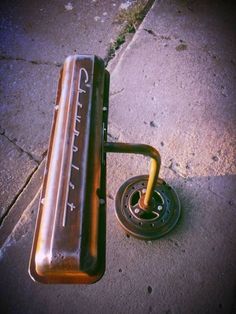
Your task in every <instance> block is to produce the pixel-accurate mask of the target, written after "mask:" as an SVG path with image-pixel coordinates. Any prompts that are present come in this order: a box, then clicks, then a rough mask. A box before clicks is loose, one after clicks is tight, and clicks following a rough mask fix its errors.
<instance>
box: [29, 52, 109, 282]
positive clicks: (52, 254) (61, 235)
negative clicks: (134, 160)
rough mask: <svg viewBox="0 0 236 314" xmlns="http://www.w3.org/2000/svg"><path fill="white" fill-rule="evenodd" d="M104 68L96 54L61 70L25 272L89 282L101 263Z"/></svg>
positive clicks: (96, 275)
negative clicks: (33, 232)
mask: <svg viewBox="0 0 236 314" xmlns="http://www.w3.org/2000/svg"><path fill="white" fill-rule="evenodd" d="M108 91H109V73H108V72H107V71H106V70H105V66H104V62H103V60H101V59H99V58H98V57H96V56H88V55H79V56H78V55H75V56H70V57H68V58H67V59H66V61H65V63H64V65H63V67H62V70H61V74H60V79H59V83H58V91H57V98H56V105H55V110H54V118H53V124H52V130H51V135H50V141H49V149H48V155H47V163H46V168H45V174H44V179H43V187H42V193H41V199H40V205H39V212H38V217H37V222H36V228H35V235H34V241H33V247H32V252H31V259H30V267H29V272H30V275H31V277H32V278H33V279H34V280H36V281H39V282H44V283H93V282H96V281H97V280H99V279H100V278H101V276H102V275H103V273H104V270H105V227H106V225H105V220H106V217H105V201H104V200H105V198H106V197H105V188H106V187H105V182H106V170H105V169H106V164H105V163H106V158H105V154H104V152H103V144H104V141H106V129H107V112H108Z"/></svg>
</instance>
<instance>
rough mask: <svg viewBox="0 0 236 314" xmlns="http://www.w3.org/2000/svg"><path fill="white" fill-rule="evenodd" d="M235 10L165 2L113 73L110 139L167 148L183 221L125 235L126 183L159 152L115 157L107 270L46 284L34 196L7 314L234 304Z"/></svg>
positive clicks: (11, 262)
mask: <svg viewBox="0 0 236 314" xmlns="http://www.w3.org/2000/svg"><path fill="white" fill-rule="evenodd" d="M235 12H236V11H235V6H233V4H230V2H227V3H226V4H224V3H222V2H221V1H214V2H213V1H208V2H205V3H204V4H203V3H197V2H195V1H191V2H190V1H187V2H186V1H156V2H155V4H154V6H153V7H152V9H151V10H150V12H149V13H148V15H147V16H146V18H145V19H144V21H143V23H142V24H141V26H140V27H139V29H138V31H137V33H136V34H135V36H134V38H133V40H132V41H131V43H130V44H129V45H128V47H127V48H126V50H125V51H124V53H123V54H122V56H121V57H120V59H119V61H118V63H117V64H116V66H115V67H114V68H113V70H112V73H111V91H110V116H109V137H110V138H109V139H110V140H111V141H112V140H113V141H121V142H137V143H146V144H150V145H153V146H154V147H156V148H157V149H159V150H160V153H161V156H162V168H161V176H162V177H163V178H165V180H166V181H167V182H169V183H170V184H171V185H172V186H173V187H174V188H175V189H176V190H177V192H178V194H179V197H180V200H181V204H182V209H183V212H182V217H181V220H180V222H179V224H178V226H177V227H176V229H175V230H174V231H173V232H171V233H170V234H169V235H168V236H166V237H164V238H163V239H161V240H157V241H153V242H150V241H149V242H145V241H139V240H136V239H134V238H132V237H127V236H126V234H125V233H124V232H123V231H122V230H121V228H120V227H119V226H118V223H117V220H116V218H115V215H114V209H113V208H114V198H115V193H116V190H117V189H118V188H119V186H120V185H121V184H122V183H123V181H124V180H125V179H127V178H129V177H130V176H135V175H138V174H146V173H147V171H148V169H147V166H148V160H146V159H144V158H142V157H133V156H128V157H127V156H123V155H110V156H108V178H107V182H108V190H107V196H108V197H107V216H108V217H107V266H106V267H107V268H106V273H105V275H104V277H103V278H102V279H101V281H99V282H98V283H96V284H95V285H92V286H78V285H71V286H68V285H51V286H45V285H39V284H36V283H34V282H33V281H32V280H31V279H30V278H29V276H28V274H27V267H28V260H29V254H30V249H31V244H32V236H33V231H34V224H35V217H36V214H37V206H38V193H37V194H36V195H35V197H34V198H33V199H29V198H27V197H26V196H25V199H22V200H20V199H19V200H18V202H21V203H22V205H21V206H24V207H25V208H26V209H25V211H24V213H23V215H22V216H21V218H20V220H19V222H18V223H17V224H16V226H15V228H14V230H13V232H12V233H11V235H10V236H9V237H8V238H7V240H6V242H5V243H4V244H3V246H2V248H1V256H0V259H1V260H0V271H1V294H0V304H1V307H3V308H4V310H5V313H94V312H97V313H168V314H170V313H172V314H173V313H210V314H211V313H212V314H213V313H214V314H215V313H229V314H230V313H234V312H235V310H236V308H235V304H234V299H235V274H236V266H235V265H236V252H235V244H236V240H235V231H236V227H235V226H236V215H235V195H236V191H235V185H236V184H235V174H236V165H235V144H236V143H235V117H236V112H235V111H236V106H235V99H236V89H235V85H236V84H235V83H236V76H235V67H236V60H235V52H236V45H235V38H236V36H235V35H236V34H235V30H234V29H235V28H234V21H235ZM53 55H54V54H53V53H52V56H53ZM50 62H52V60H50ZM44 66H45V65H44ZM46 66H47V65H46ZM52 69H53V67H52ZM49 70H50V71H49ZM46 73H47V75H50V76H51V75H52V76H53V73H52V72H51V68H50V69H48V70H47V68H45V69H44V71H43V72H42V73H41V75H42V77H44V75H46ZM48 79H49V80H50V78H48ZM37 82H38V81H37ZM39 83H40V82H39ZM48 89H49V90H50V91H51V89H52V87H50V88H49V87H48ZM55 92H56V86H55V89H54V91H53V93H52V94H55ZM50 97H51V96H50ZM48 123H50V122H48ZM37 130H38V131H39V128H38V129H37ZM40 131H41V130H40ZM9 132H10V131H9ZM9 134H10V133H9ZM47 136H48V135H47ZM33 139H34V137H33ZM33 139H28V144H27V145H29V146H32V145H34V140H33ZM46 140H47V138H46V137H45V141H44V143H45V144H44V145H45V147H46ZM22 143H24V141H22ZM11 144H12V143H11ZM12 145H13V144H12ZM22 145H23V144H22ZM25 145H26V144H25ZM3 147H5V145H4V144H3ZM25 147H26V146H25ZM32 147H33V146H32ZM22 149H25V148H24V147H23V148H22ZM9 151H10V152H11V148H9ZM42 151H43V150H42ZM10 152H9V153H8V154H9V156H10V154H11V153H10ZM30 154H31V156H29V155H28V154H26V156H25V155H24V156H25V158H27V160H28V161H27V162H25V161H24V160H23V161H22V164H24V165H28V166H27V167H28V168H27V169H32V167H38V164H39V163H40V161H41V160H42V154H41V153H40V154H41V155H40V154H38V155H37V150H35V151H33V150H32V151H30ZM36 156H41V157H40V158H41V159H40V158H39V159H37V158H38V157H37V158H36ZM34 163H36V165H35V164H34ZM42 169H43V164H42V163H41V165H40V167H38V170H37V171H35V174H34V178H33V179H32V180H31V184H32V185H33V184H34V185H35V188H33V187H29V188H32V190H37V187H39V185H40V182H41V177H42ZM26 172H27V170H24V171H23V173H26ZM18 176H19V177H20V174H18V175H17V177H18ZM13 210H14V209H13ZM15 211H17V204H16V209H15Z"/></svg>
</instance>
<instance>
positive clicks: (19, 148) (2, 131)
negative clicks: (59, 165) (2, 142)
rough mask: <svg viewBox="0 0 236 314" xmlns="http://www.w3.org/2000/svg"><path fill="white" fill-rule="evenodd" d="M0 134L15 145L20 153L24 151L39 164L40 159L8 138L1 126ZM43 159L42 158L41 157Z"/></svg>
mask: <svg viewBox="0 0 236 314" xmlns="http://www.w3.org/2000/svg"><path fill="white" fill-rule="evenodd" d="M0 129H1V133H0V134H1V135H2V136H4V137H5V138H6V139H7V140H8V141H9V142H11V143H12V144H13V145H14V146H16V148H17V149H18V150H19V151H20V152H21V153H25V154H26V155H27V156H28V157H29V158H30V159H31V160H33V161H34V162H36V164H37V165H39V164H40V162H41V160H39V159H36V158H35V157H34V156H33V155H32V154H31V153H29V152H27V151H25V150H24V149H23V148H22V147H20V146H19V145H18V144H17V143H16V142H15V141H13V140H12V139H10V138H9V137H8V136H7V135H6V132H5V130H4V129H3V128H1V126H0ZM42 159H43V158H42Z"/></svg>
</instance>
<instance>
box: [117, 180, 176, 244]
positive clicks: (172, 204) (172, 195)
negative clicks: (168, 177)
mask: <svg viewBox="0 0 236 314" xmlns="http://www.w3.org/2000/svg"><path fill="white" fill-rule="evenodd" d="M147 182H148V176H147V175H145V176H137V177H134V178H130V179H129V180H127V181H126V182H124V183H123V185H122V186H121V187H120V189H119V191H118V192H117V195H116V216H117V218H118V220H119V222H120V224H121V226H122V227H123V228H124V229H125V231H126V232H127V233H128V234H130V235H132V236H134V237H136V238H139V239H142V240H154V239H158V238H160V237H162V236H163V235H165V234H166V233H168V232H170V231H171V230H172V229H173V228H174V226H175V225H176V223H177V222H178V219H179V217H180V211H181V209H180V202H179V199H178V196H177V194H176V192H175V191H174V190H173V189H172V187H170V186H169V185H168V184H167V183H165V181H164V180H162V179H158V180H157V183H156V187H155V190H154V193H153V197H152V205H151V208H150V210H148V211H147V210H144V209H143V206H142V204H143V199H144V195H145V192H146V188H147Z"/></svg>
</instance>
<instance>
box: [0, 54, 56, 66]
mask: <svg viewBox="0 0 236 314" xmlns="http://www.w3.org/2000/svg"><path fill="white" fill-rule="evenodd" d="M0 60H7V61H23V62H28V63H31V64H34V65H53V66H56V67H61V66H62V63H60V62H49V61H41V60H27V59H24V58H20V57H12V56H7V55H0Z"/></svg>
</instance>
